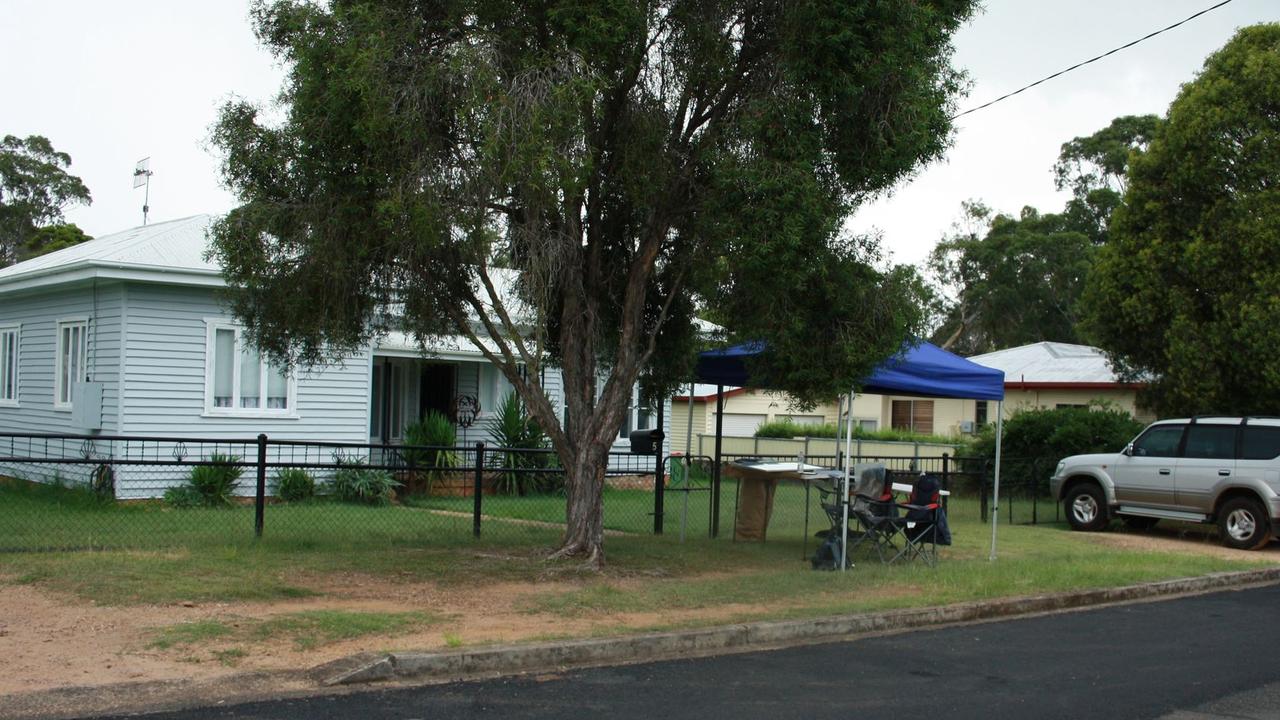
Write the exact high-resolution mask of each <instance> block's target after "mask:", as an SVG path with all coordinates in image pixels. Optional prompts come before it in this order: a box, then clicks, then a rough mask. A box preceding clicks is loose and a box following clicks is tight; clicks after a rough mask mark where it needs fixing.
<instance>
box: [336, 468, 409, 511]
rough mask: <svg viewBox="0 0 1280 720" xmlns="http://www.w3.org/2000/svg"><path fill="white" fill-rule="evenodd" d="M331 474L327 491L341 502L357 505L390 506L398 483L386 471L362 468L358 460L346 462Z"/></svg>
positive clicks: (398, 485)
mask: <svg viewBox="0 0 1280 720" xmlns="http://www.w3.org/2000/svg"><path fill="white" fill-rule="evenodd" d="M342 465H343V467H341V468H340V469H338V470H337V471H335V472H334V473H333V480H331V481H330V483H329V491H330V492H331V493H332V494H333V495H334V496H335V497H337V498H338V499H339V500H341V501H343V502H349V503H355V504H358V505H390V504H391V500H392V498H394V497H395V489H396V488H397V487H400V483H399V482H398V481H397V480H396V479H395V478H394V477H392V476H391V473H389V472H387V471H386V470H375V469H373V468H367V467H364V463H363V462H362V461H360V460H346V461H345V462H343V463H342Z"/></svg>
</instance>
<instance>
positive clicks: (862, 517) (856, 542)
mask: <svg viewBox="0 0 1280 720" xmlns="http://www.w3.org/2000/svg"><path fill="white" fill-rule="evenodd" d="M853 470H854V476H855V477H856V478H857V483H856V484H855V485H854V487H853V489H852V491H851V492H850V499H849V521H850V522H851V523H855V524H856V528H850V530H849V551H848V555H849V556H852V555H853V553H854V552H855V551H857V550H858V548H860V547H862V546H864V545H866V546H869V547H870V548H871V549H873V550H875V553H876V556H877V557H879V558H880V561H881V562H888V561H889V560H890V559H891V558H893V557H894V556H895V555H897V554H898V553H899V552H900V550H899V549H898V546H897V544H896V542H895V536H896V535H897V534H898V530H897V526H896V525H895V524H894V521H895V520H896V519H897V516H898V512H897V506H896V505H895V504H894V502H893V485H892V483H891V482H890V479H889V473H888V471H887V470H886V469H885V466H884V465H881V464H878V463H874V464H873V463H866V464H862V463H860V464H858V465H854V467H853Z"/></svg>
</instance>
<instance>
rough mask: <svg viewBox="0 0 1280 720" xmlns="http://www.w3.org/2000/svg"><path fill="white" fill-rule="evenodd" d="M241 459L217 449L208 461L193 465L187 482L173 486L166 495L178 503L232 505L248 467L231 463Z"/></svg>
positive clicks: (175, 505)
mask: <svg viewBox="0 0 1280 720" xmlns="http://www.w3.org/2000/svg"><path fill="white" fill-rule="evenodd" d="M238 462H240V458H238V457H236V456H234V455H223V454H221V453H213V454H212V455H210V456H209V460H208V464H205V465H197V466H195V467H193V468H191V474H190V475H189V476H188V477H187V482H186V484H185V485H180V486H177V487H172V488H169V489H168V490H166V491H165V493H164V499H165V501H166V502H168V503H169V504H170V505H173V506H174V507H194V506H196V505H203V506H206V507H220V506H227V505H230V504H231V502H232V498H233V497H234V496H235V491H236V486H237V485H239V483H240V476H241V475H242V474H243V473H244V468H241V467H239V466H238V465H233V464H231V463H238Z"/></svg>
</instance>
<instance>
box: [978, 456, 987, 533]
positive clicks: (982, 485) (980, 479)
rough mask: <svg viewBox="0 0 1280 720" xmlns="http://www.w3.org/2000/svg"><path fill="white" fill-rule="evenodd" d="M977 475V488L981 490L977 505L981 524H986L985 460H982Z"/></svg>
mask: <svg viewBox="0 0 1280 720" xmlns="http://www.w3.org/2000/svg"><path fill="white" fill-rule="evenodd" d="M979 472H980V474H979V475H978V487H980V488H982V490H981V492H980V493H979V495H978V498H979V501H978V505H979V507H981V508H982V522H984V523H985V522H987V459H986V458H983V459H982V469H981V470H980V471H979Z"/></svg>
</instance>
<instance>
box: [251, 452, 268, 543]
mask: <svg viewBox="0 0 1280 720" xmlns="http://www.w3.org/2000/svg"><path fill="white" fill-rule="evenodd" d="M266 513H267V434H266V433H259V434H258V487H257V492H256V494H255V495H254V499H253V536H254V537H255V538H260V537H262V526H263V524H264V520H265V516H266Z"/></svg>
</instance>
